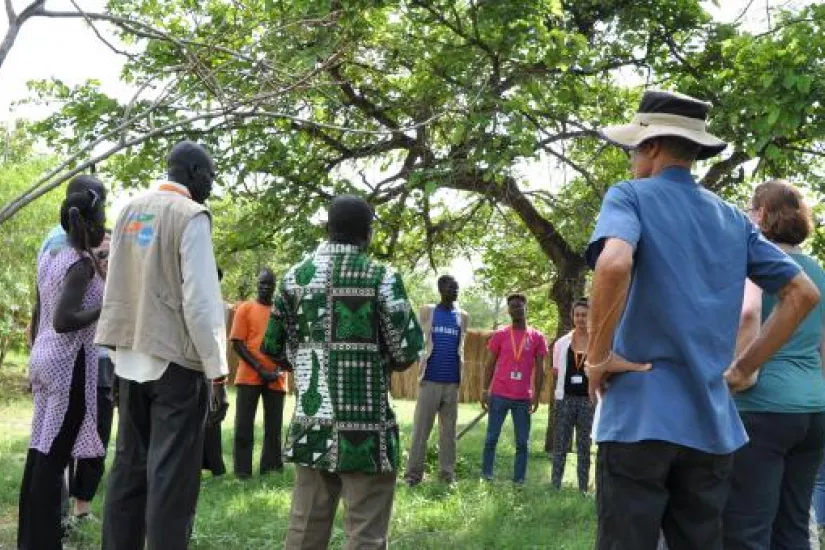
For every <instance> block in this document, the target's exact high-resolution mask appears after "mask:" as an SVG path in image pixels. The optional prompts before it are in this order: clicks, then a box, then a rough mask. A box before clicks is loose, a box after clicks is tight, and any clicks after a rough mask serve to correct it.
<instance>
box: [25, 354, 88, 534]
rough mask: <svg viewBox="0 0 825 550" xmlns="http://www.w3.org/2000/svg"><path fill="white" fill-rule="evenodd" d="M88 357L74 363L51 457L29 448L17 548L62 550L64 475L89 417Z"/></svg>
mask: <svg viewBox="0 0 825 550" xmlns="http://www.w3.org/2000/svg"><path fill="white" fill-rule="evenodd" d="M85 387H86V354H85V352H84V351H83V348H81V350H80V353H78V356H77V359H76V360H75V364H74V371H73V373H72V386H71V389H70V390H69V407H68V408H67V409H66V415H65V416H64V417H63V423H62V424H61V426H60V431H59V432H58V433H57V437H55V439H54V441H53V442H52V446H51V448H50V449H49V453H48V454H44V453H41V452H40V451H37V450H35V449H29V452H28V454H27V455H26V466H25V468H24V470H23V483H22V484H21V486H20V503H19V512H18V514H19V515H18V523H17V548H18V549H20V550H54V549H57V550H59V549H61V548H63V545H62V543H61V536H62V532H61V528H60V504H61V498H60V497H61V492H62V490H63V479H64V478H63V473H64V472H65V470H66V467H67V466H68V464H69V459H70V458H71V453H72V448H73V447H74V443H75V440H76V439H77V434H78V433H79V432H80V426H81V424H83V416H84V415H85V414H86V400H85Z"/></svg>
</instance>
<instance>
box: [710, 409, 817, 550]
mask: <svg viewBox="0 0 825 550" xmlns="http://www.w3.org/2000/svg"><path fill="white" fill-rule="evenodd" d="M741 417H742V422H743V423H744V424H745V428H746V429H747V430H748V436H750V441H749V442H748V444H747V445H745V446H744V447H742V448H741V449H739V450H738V451H736V453H735V454H734V459H733V477H732V481H731V493H730V497H729V498H728V503H727V506H726V507H725V515H724V521H723V523H724V526H725V550H748V549H763V548H764V549H771V548H773V549H782V550H797V549H799V550H801V549H805V550H807V549H808V548H809V545H810V538H809V533H808V522H809V510H810V507H811V496H812V492H813V486H814V479H815V478H816V471H817V469H818V468H819V464H820V462H821V461H822V448H823V445H825V413H800V414H787V413H784V414H783V413H748V412H743V413H741Z"/></svg>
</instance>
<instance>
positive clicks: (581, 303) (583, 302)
mask: <svg viewBox="0 0 825 550" xmlns="http://www.w3.org/2000/svg"><path fill="white" fill-rule="evenodd" d="M577 307H586V308H588V309H590V300H589V299H588V298H587V297H586V296H582V297H581V298H577V299H576V301H575V302H573V307H572V308H571V309H576V308H577Z"/></svg>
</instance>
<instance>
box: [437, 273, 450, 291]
mask: <svg viewBox="0 0 825 550" xmlns="http://www.w3.org/2000/svg"><path fill="white" fill-rule="evenodd" d="M450 281H455V277H453V276H452V275H449V274H444V275H442V276H441V277H439V278H438V282H437V283H436V284H437V285H438V288H439V289H440V288H441V287H442V286H444V285H445V284H447V283H448V282H450Z"/></svg>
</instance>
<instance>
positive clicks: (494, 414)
mask: <svg viewBox="0 0 825 550" xmlns="http://www.w3.org/2000/svg"><path fill="white" fill-rule="evenodd" d="M487 406H488V407H489V415H488V417H487V438H486V439H485V440H484V455H483V457H482V461H481V475H482V476H483V477H484V479H492V478H493V465H494V464H495V462H496V445H498V437H499V436H500V435H501V426H502V425H503V424H504V419H505V418H507V412H508V411H510V412H511V413H512V415H513V428H514V430H515V434H516V460H515V464H514V465H513V481H514V482H516V483H524V477H525V475H526V474H527V448H528V445H529V442H530V401H529V400H519V399H507V398H506V397H499V396H497V395H491V396H490V398H489V400H488V402H487Z"/></svg>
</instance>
